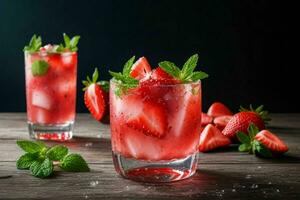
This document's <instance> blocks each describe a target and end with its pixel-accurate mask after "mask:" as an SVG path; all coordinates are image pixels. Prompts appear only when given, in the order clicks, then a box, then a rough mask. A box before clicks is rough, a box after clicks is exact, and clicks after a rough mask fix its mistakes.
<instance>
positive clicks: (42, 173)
mask: <svg viewBox="0 0 300 200" xmlns="http://www.w3.org/2000/svg"><path fill="white" fill-rule="evenodd" d="M53 169H54V167H53V163H52V161H50V159H49V158H46V159H45V160H43V161H41V160H36V161H34V162H33V163H32V164H31V166H30V171H31V174H32V175H33V176H36V177H39V178H46V177H48V176H50V175H51V174H52V173H53Z"/></svg>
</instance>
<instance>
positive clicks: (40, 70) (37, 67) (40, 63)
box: [31, 60, 49, 76]
mask: <svg viewBox="0 0 300 200" xmlns="http://www.w3.org/2000/svg"><path fill="white" fill-rule="evenodd" d="M48 68H49V64H48V63H47V62H46V61H44V60H36V61H34V62H33V63H32V65H31V72H32V75H33V76H42V75H45V74H47V72H48Z"/></svg>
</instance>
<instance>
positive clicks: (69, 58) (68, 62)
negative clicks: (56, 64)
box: [62, 53, 73, 66]
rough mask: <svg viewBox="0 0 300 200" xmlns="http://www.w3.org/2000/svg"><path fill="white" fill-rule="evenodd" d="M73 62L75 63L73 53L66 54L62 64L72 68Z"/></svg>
mask: <svg viewBox="0 0 300 200" xmlns="http://www.w3.org/2000/svg"><path fill="white" fill-rule="evenodd" d="M72 61H73V56H72V54H71V53H65V54H64V55H63V56H62V62H63V64H64V65H66V66H70V65H71V64H72Z"/></svg>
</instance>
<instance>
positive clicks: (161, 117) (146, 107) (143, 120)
mask: <svg viewBox="0 0 300 200" xmlns="http://www.w3.org/2000/svg"><path fill="white" fill-rule="evenodd" d="M126 124H127V126H129V127H131V128H133V129H136V130H139V131H141V132H143V133H144V134H145V135H148V136H152V137H157V138H161V137H163V136H164V135H165V132H166V130H167V127H168V122H167V117H166V112H165V109H164V107H163V106H162V105H159V104H157V103H154V102H150V101H148V102H144V103H143V109H142V110H141V111H140V112H138V113H137V114H136V115H134V116H131V117H129V119H127V121H126Z"/></svg>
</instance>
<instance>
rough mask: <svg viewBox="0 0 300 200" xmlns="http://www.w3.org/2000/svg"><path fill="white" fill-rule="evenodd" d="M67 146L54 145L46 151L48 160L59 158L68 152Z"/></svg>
mask: <svg viewBox="0 0 300 200" xmlns="http://www.w3.org/2000/svg"><path fill="white" fill-rule="evenodd" d="M68 151H69V150H68V148H67V147H65V146H63V145H56V146H53V147H51V148H50V149H49V150H48V151H47V154H46V156H47V158H49V159H50V160H56V161H57V160H61V159H63V158H64V157H65V156H66V155H67V154H68Z"/></svg>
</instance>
